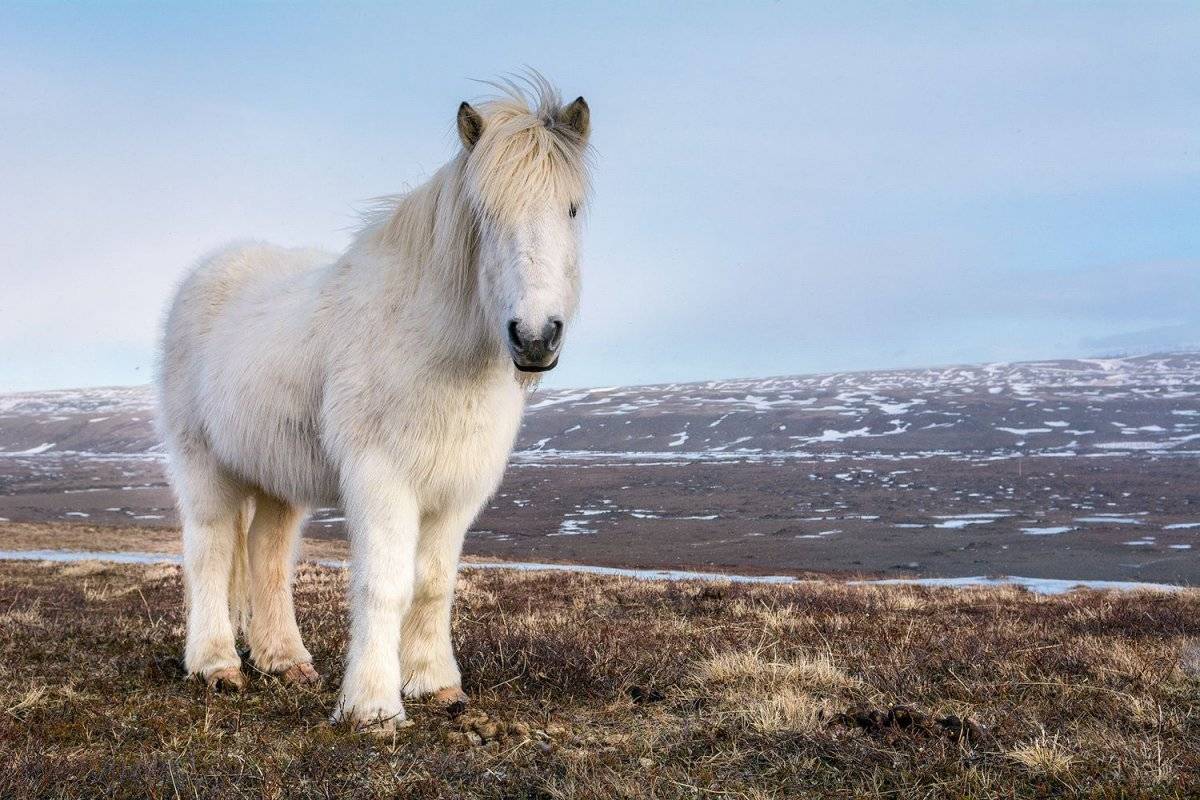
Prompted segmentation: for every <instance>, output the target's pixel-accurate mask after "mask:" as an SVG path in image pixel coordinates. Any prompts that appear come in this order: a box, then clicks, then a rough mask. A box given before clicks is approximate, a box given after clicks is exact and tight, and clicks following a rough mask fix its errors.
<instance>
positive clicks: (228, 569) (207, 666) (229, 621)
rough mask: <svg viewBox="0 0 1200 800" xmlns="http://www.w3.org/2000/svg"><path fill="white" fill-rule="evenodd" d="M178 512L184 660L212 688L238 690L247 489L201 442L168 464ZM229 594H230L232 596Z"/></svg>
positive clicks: (242, 681)
mask: <svg viewBox="0 0 1200 800" xmlns="http://www.w3.org/2000/svg"><path fill="white" fill-rule="evenodd" d="M172 471H173V473H174V483H175V486H176V491H177V492H178V494H179V506H180V512H181V516H182V518H183V574H184V585H185V589H186V596H187V644H186V646H185V649H184V664H185V666H186V668H187V672H188V674H189V675H199V676H201V677H202V678H203V679H204V680H205V681H206V682H207V683H208V685H209V686H210V687H211V688H214V689H232V690H235V691H236V690H240V689H242V688H243V687H244V686H245V684H246V680H245V676H243V675H242V670H241V664H242V662H241V658H240V657H239V656H238V652H237V648H236V645H235V636H236V633H237V631H236V630H235V625H236V621H235V619H234V615H233V614H231V612H230V601H231V600H233V601H234V604H235V607H237V608H240V607H241V603H242V598H241V597H240V596H237V595H238V594H239V586H240V583H241V580H240V579H241V577H243V572H244V571H243V566H242V565H243V563H244V560H245V516H246V508H245V506H246V500H247V497H248V496H247V493H246V491H245V489H244V488H243V487H241V486H240V485H239V484H238V483H237V482H236V481H234V480H233V479H232V478H230V477H229V476H228V475H227V474H225V473H224V471H223V470H222V469H221V468H220V466H219V465H217V464H216V462H215V460H213V459H212V457H211V456H210V455H208V454H207V453H206V452H205V451H204V450H203V449H202V448H199V447H193V448H190V449H188V450H187V451H185V452H184V453H182V454H180V457H179V458H178V459H177V460H176V461H175V463H173V464H172ZM231 595H232V596H231Z"/></svg>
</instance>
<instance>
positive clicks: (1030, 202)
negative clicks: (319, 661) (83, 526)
mask: <svg viewBox="0 0 1200 800" xmlns="http://www.w3.org/2000/svg"><path fill="white" fill-rule="evenodd" d="M1198 41H1200V5H1197V4H1195V3H1178V4H1147V3H1130V4H1116V3H1107V4H1097V3H1089V4H1084V3H1069V4H1067V3H1063V4H1052V3H1036V4H1019V3H1011V2H1007V3H1000V4H994V5H989V4H973V3H957V4H942V3H938V4H935V3H929V4H899V3H888V4H874V3H871V4H861V3H860V4H856V3H836V4H827V5H815V4H806V3H737V4H734V3H726V4H706V3H687V4H678V5H676V4H662V5H658V4H646V3H641V2H638V3H617V4H612V3H602V4H597V3H591V2H583V1H582V0H580V1H578V2H572V3H555V4H549V3H547V4H532V3H516V2H504V3H495V4H487V5H481V6H469V7H468V6H458V7H455V8H450V9H448V8H447V7H446V4H442V3H431V4H427V5H421V6H418V5H407V6H406V7H404V8H401V7H398V6H394V5H391V4H388V5H384V4H377V5H359V6H353V7H351V6H332V5H328V6H321V5H282V4H271V5H255V6H249V7H243V8H236V7H229V6H227V5H225V4H220V5H218V4H215V3H213V4H190V5H189V4H185V3H171V4H157V5H149V4H117V3H106V4H103V5H100V4H69V5H68V4H61V5H47V4H37V5H28V6H21V5H14V4H13V3H5V4H4V6H3V7H2V8H0V185H2V186H3V187H4V188H3V190H2V191H0V277H2V278H3V287H4V290H3V292H2V293H0V390H15V389H33V388H43V387H59V386H76V385H94V384H123V383H140V382H144V381H146V380H148V379H149V376H150V372H151V366H152V363H153V352H154V342H155V337H156V331H157V327H158V324H159V319H160V316H161V313H162V309H163V306H164V304H165V303H166V301H167V298H168V296H169V293H170V291H171V288H172V285H173V284H174V282H175V281H176V280H177V279H178V277H179V276H180V274H181V273H182V272H183V270H185V269H186V268H187V266H188V264H189V263H190V262H191V261H193V260H194V259H195V258H196V257H197V256H199V255H200V254H202V253H203V252H204V251H206V250H208V249H210V248H212V247H214V246H217V245H219V244H221V243H223V242H225V241H228V240H231V239H237V238H244V237H257V238H264V239H270V240H275V241H279V242H282V243H286V244H316V245H322V246H326V247H331V248H334V249H340V248H341V247H342V246H344V244H345V243H346V241H347V239H348V236H349V233H350V231H351V230H352V228H353V226H354V224H355V219H356V217H355V209H356V208H360V207H361V201H363V200H365V199H367V198H370V197H373V196H376V195H380V194H385V193H391V192H395V191H397V190H400V189H402V188H403V187H404V186H405V185H411V184H413V183H416V182H419V181H420V180H421V179H422V177H423V176H425V175H427V174H429V173H430V172H432V171H433V170H434V169H436V168H437V167H438V166H439V165H440V164H441V163H442V162H443V161H445V160H446V159H447V158H448V157H449V156H450V154H451V152H452V150H453V148H454V147H455V145H456V140H455V137H454V133H453V115H454V110H455V108H456V106H457V105H458V102H459V101H460V100H462V99H467V98H471V97H476V96H478V95H479V94H480V93H481V92H482V91H483V89H482V88H481V87H480V86H479V85H478V84H476V83H473V82H472V80H471V79H472V78H490V77H494V76H496V75H499V74H502V73H504V72H508V71H513V70H518V69H520V68H521V67H522V66H523V65H526V64H528V65H532V66H535V67H537V68H539V69H540V70H542V71H543V72H544V73H545V74H546V75H548V76H549V77H551V78H552V79H553V80H554V81H555V82H556V83H558V84H559V85H560V86H561V87H562V90H563V92H564V94H566V95H567V96H568V97H574V96H575V95H576V94H583V95H585V96H586V97H587V98H588V101H589V103H590V104H591V107H592V113H593V123H594V129H595V134H594V144H595V147H596V151H597V162H596V163H597V173H596V181H595V185H596V187H595V203H594V205H593V208H592V210H591V212H590V214H589V220H588V225H587V233H586V243H585V265H584V270H585V271H584V278H585V280H584V298H583V311H582V316H581V319H580V321H579V324H578V325H577V326H576V328H575V330H573V331H572V332H571V333H570V340H569V345H568V350H567V353H566V354H565V356H564V359H563V362H562V366H560V368H559V369H558V370H556V371H555V372H554V373H551V375H550V377H549V379H548V381H547V383H549V384H550V385H553V386H567V385H588V384H617V383H633V382H639V383H646V382H658V381H672V380H696V379H705V378H718V377H740V376H747V377H748V376H756V375H769V374H786V373H796V372H810V371H826V370H843V369H863V368H876V367H898V366H916V365H927V364H939V363H949V362H964V361H980V360H1009V359H1020V358H1040V357H1053V356H1071V355H1083V354H1095V353H1103V352H1116V351H1124V350H1145V349H1153V348H1159V347H1171V346H1179V345H1200V59H1198V58H1197V57H1196V43H1197V42H1198Z"/></svg>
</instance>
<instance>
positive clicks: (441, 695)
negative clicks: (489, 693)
mask: <svg viewBox="0 0 1200 800" xmlns="http://www.w3.org/2000/svg"><path fill="white" fill-rule="evenodd" d="M429 702H430V703H432V704H433V705H435V706H440V707H441V708H442V710H444V711H445V712H446V713H447V714H449V715H450V716H451V717H457V716H458V715H459V714H461V713H463V712H464V711H466V710H467V706H468V705H470V703H471V698H469V697H467V693H466V692H464V691H463V690H462V688H461V687H458V686H447V687H446V688H445V689H438V690H437V691H436V692H434V693H433V694H432V695H430V696H429Z"/></svg>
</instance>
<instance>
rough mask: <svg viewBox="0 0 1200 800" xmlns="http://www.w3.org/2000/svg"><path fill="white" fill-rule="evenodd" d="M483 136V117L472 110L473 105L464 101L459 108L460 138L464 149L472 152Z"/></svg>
mask: <svg viewBox="0 0 1200 800" xmlns="http://www.w3.org/2000/svg"><path fill="white" fill-rule="evenodd" d="M480 136H483V117H481V116H479V112H478V111H476V110H475V109H473V108H471V104H470V103H468V102H466V101H463V103H462V105H460V106H459V107H458V138H459V139H462V143H463V147H465V148H467V149H468V150H470V149H471V148H473V147H474V146H475V143H476V142H478V141H479V137H480Z"/></svg>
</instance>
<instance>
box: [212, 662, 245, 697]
mask: <svg viewBox="0 0 1200 800" xmlns="http://www.w3.org/2000/svg"><path fill="white" fill-rule="evenodd" d="M205 683H207V684H208V688H209V689H211V690H212V691H214V692H233V693H237V692H240V691H242V690H243V689H245V688H246V676H245V675H243V674H242V671H241V670H240V669H238V668H237V667H226V668H225V669H219V670H217V671H216V672H214V673H213V674H211V675H209V676H208V677H207V678H205Z"/></svg>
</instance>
